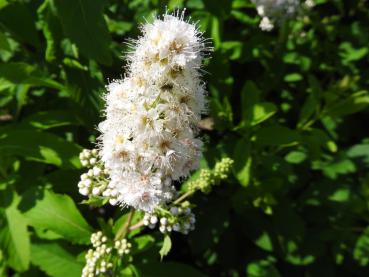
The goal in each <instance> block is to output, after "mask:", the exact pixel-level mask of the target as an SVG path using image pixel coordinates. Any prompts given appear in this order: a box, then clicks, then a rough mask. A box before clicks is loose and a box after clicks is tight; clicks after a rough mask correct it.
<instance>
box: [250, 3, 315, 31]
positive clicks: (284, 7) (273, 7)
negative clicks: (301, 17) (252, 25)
mask: <svg viewBox="0 0 369 277" xmlns="http://www.w3.org/2000/svg"><path fill="white" fill-rule="evenodd" d="M251 1H252V2H253V3H254V4H255V5H256V9H257V12H258V14H259V15H260V17H261V18H262V19H261V21H260V25H259V26H260V29H262V30H263V31H271V30H272V29H273V28H274V25H275V24H276V23H278V22H281V21H283V20H285V19H286V18H289V17H291V16H293V15H295V14H296V13H297V12H298V11H299V10H300V9H301V6H305V7H306V8H311V7H312V6H313V5H314V2H313V1H312V0H306V1H305V2H304V3H303V4H302V2H303V1H301V0H251Z"/></svg>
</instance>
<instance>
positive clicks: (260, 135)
mask: <svg viewBox="0 0 369 277" xmlns="http://www.w3.org/2000/svg"><path fill="white" fill-rule="evenodd" d="M299 140H300V135H299V133H298V132H297V131H295V130H291V129H289V128H287V127H284V126H279V125H275V126H269V127H265V128H262V129H259V130H258V131H257V132H256V142H257V143H259V144H264V145H274V146H278V145H294V144H297V143H298V141H299Z"/></svg>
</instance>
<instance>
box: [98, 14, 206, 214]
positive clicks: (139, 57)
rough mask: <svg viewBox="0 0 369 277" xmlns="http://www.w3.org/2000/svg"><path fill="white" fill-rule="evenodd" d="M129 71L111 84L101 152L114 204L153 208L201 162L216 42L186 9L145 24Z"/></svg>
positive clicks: (133, 52) (129, 56) (145, 208)
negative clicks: (207, 79)
mask: <svg viewBox="0 0 369 277" xmlns="http://www.w3.org/2000/svg"><path fill="white" fill-rule="evenodd" d="M141 30H142V36H141V37H139V38H138V40H136V41H134V42H133V43H132V46H133V50H132V52H131V53H129V54H128V61H129V62H128V67H127V74H126V76H125V78H124V79H123V80H116V81H114V82H112V83H111V84H110V85H109V86H108V87H107V89H108V93H107V95H106V120H105V121H103V122H102V123H100V125H99V130H100V131H101V136H100V138H99V140H100V156H101V160H102V162H103V163H104V166H105V168H106V169H107V172H109V184H108V186H107V188H106V190H105V191H104V192H103V194H104V195H105V196H111V197H112V199H113V200H114V201H112V202H113V203H112V202H110V203H112V204H115V203H117V204H120V205H123V206H132V207H134V208H136V209H140V210H143V211H145V212H152V211H153V209H154V208H155V207H156V206H157V205H158V204H160V203H163V202H166V201H169V200H171V198H172V197H173V196H174V194H175V188H174V187H173V185H172V183H173V181H178V180H182V179H184V178H186V177H188V176H189V174H190V172H191V171H192V170H194V169H197V168H198V166H199V159H200V156H201V147H202V142H201V140H200V139H199V138H197V133H198V130H197V124H198V122H199V120H200V118H201V114H202V113H204V112H205V102H206V101H205V94H206V91H205V84H204V83H203V82H202V81H201V73H200V69H201V66H202V60H203V57H204V55H205V54H206V52H208V51H209V50H210V49H209V47H207V46H206V41H205V40H204V39H203V37H202V33H201V32H200V31H199V30H198V28H197V27H196V25H194V24H192V23H191V22H189V21H186V20H185V19H184V11H183V12H181V13H180V12H176V13H175V14H165V15H163V16H162V17H160V18H156V19H154V21H153V22H152V23H147V24H144V25H143V26H142V27H141Z"/></svg>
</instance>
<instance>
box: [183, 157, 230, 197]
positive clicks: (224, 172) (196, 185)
mask: <svg viewBox="0 0 369 277" xmlns="http://www.w3.org/2000/svg"><path fill="white" fill-rule="evenodd" d="M233 163H234V161H233V160H232V159H230V158H223V159H221V160H220V161H219V162H217V163H216V164H215V167H214V169H213V170H210V169H202V170H201V171H200V176H199V178H197V179H196V180H194V181H189V182H188V191H189V192H195V191H196V190H201V191H202V192H203V193H210V192H211V190H212V187H213V186H214V185H217V184H219V182H220V181H222V180H224V179H226V178H228V175H229V173H230V171H231V169H232V165H233Z"/></svg>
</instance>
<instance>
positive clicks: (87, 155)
mask: <svg viewBox="0 0 369 277" xmlns="http://www.w3.org/2000/svg"><path fill="white" fill-rule="evenodd" d="M79 158H80V160H81V164H82V165H83V166H85V167H87V168H89V170H88V171H87V173H83V174H82V175H81V180H80V181H79V183H78V189H79V193H80V194H82V195H85V196H95V197H98V196H105V195H106V190H107V189H108V188H107V187H108V181H107V178H108V170H107V169H105V168H104V164H103V163H102V162H101V161H100V158H99V156H98V151H97V150H96V149H93V150H88V149H84V150H83V151H82V152H81V154H80V155H79ZM110 201H111V202H113V203H114V198H110Z"/></svg>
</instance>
